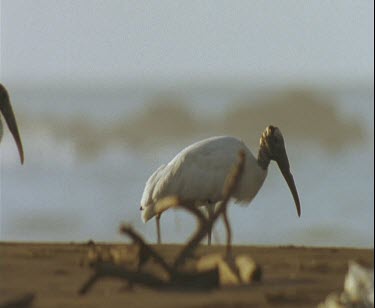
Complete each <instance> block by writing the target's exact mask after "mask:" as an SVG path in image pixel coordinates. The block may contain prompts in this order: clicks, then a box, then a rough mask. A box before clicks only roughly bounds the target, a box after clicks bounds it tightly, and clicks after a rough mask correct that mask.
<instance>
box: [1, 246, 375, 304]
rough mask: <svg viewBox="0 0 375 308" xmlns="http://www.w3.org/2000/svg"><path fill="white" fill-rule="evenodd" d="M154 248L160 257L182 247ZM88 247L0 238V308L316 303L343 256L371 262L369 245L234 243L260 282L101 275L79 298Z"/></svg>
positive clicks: (331, 284)
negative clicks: (186, 286)
mask: <svg viewBox="0 0 375 308" xmlns="http://www.w3.org/2000/svg"><path fill="white" fill-rule="evenodd" d="M101 245H104V246H106V245H115V244H101ZM153 247H154V248H155V249H156V250H157V251H158V252H160V253H161V254H162V255H163V256H164V257H165V259H166V260H172V259H173V257H174V256H175V255H176V253H177V251H178V250H179V249H180V248H181V246H180V245H160V246H157V245H155V246H153ZM88 249H89V248H88V245H87V244H79V243H69V244H46V243H4V242H3V243H1V244H0V277H1V279H0V307H3V306H2V305H4V303H7V302H8V303H9V301H11V300H14V299H17V298H22V297H24V299H26V301H27V298H31V297H33V300H32V302H31V306H30V307H202V308H203V307H220V308H223V307H316V305H317V304H318V303H319V302H322V301H323V300H324V299H325V298H326V296H327V295H328V294H329V293H330V292H333V291H340V290H342V288H343V282H344V277H345V274H346V272H347V268H348V261H349V260H356V261H358V262H359V263H361V264H363V265H366V266H373V250H372V249H351V248H309V247H294V246H285V247H266V246H265V247H262V246H260V247H254V246H235V247H234V253H235V254H239V253H246V254H249V255H251V256H252V257H253V258H254V259H255V261H256V262H257V263H259V264H260V265H261V267H262V271H263V277H262V280H261V282H259V283H255V284H253V285H249V286H246V287H234V288H221V289H218V290H214V291H210V292H190V291H189V292H186V291H185V292H184V291H183V290H181V291H173V292H171V291H155V290H152V289H149V288H146V287H142V286H135V287H134V288H133V289H131V290H129V288H127V287H126V285H127V284H126V283H125V282H124V281H120V280H118V279H113V278H104V279H102V280H100V281H98V282H97V283H96V284H95V285H94V287H93V288H92V289H91V291H90V292H88V293H87V294H86V295H84V296H80V295H79V294H78V290H79V288H80V287H81V286H82V285H83V284H84V282H85V281H86V280H87V279H88V278H89V277H90V276H91V274H92V269H90V268H88V267H87V266H82V265H81V261H82V258H84V257H85V256H86V254H87V251H88ZM223 251H224V247H223V246H212V247H208V246H205V245H202V246H200V247H199V249H198V250H197V252H198V254H199V255H202V254H207V253H211V252H223ZM151 267H152V265H151ZM155 270H157V269H155ZM14 307H22V306H14ZM23 307H27V306H23Z"/></svg>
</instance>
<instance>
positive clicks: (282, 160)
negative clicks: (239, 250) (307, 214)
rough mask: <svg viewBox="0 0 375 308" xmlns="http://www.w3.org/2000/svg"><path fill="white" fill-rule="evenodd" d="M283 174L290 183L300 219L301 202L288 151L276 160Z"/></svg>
mask: <svg viewBox="0 0 375 308" xmlns="http://www.w3.org/2000/svg"><path fill="white" fill-rule="evenodd" d="M276 162H277V164H278V166H279V168H280V171H281V173H282V174H283V176H284V179H285V181H286V182H287V183H288V186H289V189H290V191H291V193H292V195H293V199H294V202H295V204H296V208H297V213H298V217H299V216H301V205H300V202H299V197H298V192H297V188H296V184H295V183H294V179H293V175H292V173H291V172H290V166H289V160H288V156H287V154H286V151H284V153H282V155H280V157H279V158H278V159H277V160H276Z"/></svg>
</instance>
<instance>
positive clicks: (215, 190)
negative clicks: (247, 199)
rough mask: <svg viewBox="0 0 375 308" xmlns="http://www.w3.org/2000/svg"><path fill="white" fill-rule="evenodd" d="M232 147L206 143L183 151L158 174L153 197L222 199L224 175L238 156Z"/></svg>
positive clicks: (192, 200) (199, 200)
mask: <svg viewBox="0 0 375 308" xmlns="http://www.w3.org/2000/svg"><path fill="white" fill-rule="evenodd" d="M237 152H238V151H236V149H235V148H233V147H232V148H229V149H228V150H226V149H223V148H217V147H216V146H206V147H201V148H197V149H193V150H190V151H187V152H182V153H180V155H177V156H176V157H175V158H174V159H173V160H172V161H171V162H170V163H169V164H168V165H167V166H166V167H165V168H164V169H163V170H162V171H161V172H160V174H159V177H158V178H157V181H156V183H155V187H154V190H153V194H152V195H153V197H152V198H153V199H154V200H160V199H161V198H164V197H167V196H177V197H178V198H179V199H180V200H182V201H185V202H194V203H196V202H198V203H202V204H204V203H207V202H217V201H219V200H221V197H222V190H223V185H224V181H225V179H226V176H227V175H228V173H229V170H230V168H231V167H232V166H233V164H234V162H235V161H236V158H237Z"/></svg>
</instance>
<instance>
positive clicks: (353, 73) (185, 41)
mask: <svg viewBox="0 0 375 308" xmlns="http://www.w3.org/2000/svg"><path fill="white" fill-rule="evenodd" d="M373 22H374V3H373V1H370V0H362V1H352V0H350V1H344V0H336V1H292V0H290V1H272V2H270V1H175V0H173V1H139V0H137V1H91V0H90V1H88V0H85V1H62V0H55V1H52V0H32V1H30V0H27V1H25V0H2V1H1V72H2V77H1V78H2V79H3V80H4V79H5V80H7V81H20V80H21V81H22V80H23V81H27V82H30V81H59V80H70V81H73V82H75V81H79V80H106V81H109V82H113V81H119V80H121V81H124V82H126V81H141V82H142V81H145V80H148V81H151V82H154V81H163V82H173V81H175V80H180V81H191V80H202V79H203V80H210V79H214V80H215V79H219V80H220V79H233V80H236V79H238V80H244V79H245V80H246V79H254V80H260V81H262V80H265V81H267V80H268V81H269V80H271V81H272V80H273V81H274V80H276V81H278V80H282V81H292V82H299V81H301V80H302V81H303V80H307V81H315V82H321V83H324V82H335V81H338V82H340V81H347V80H350V81H351V80H354V81H358V80H362V81H369V80H371V78H372V76H373V66H374V58H373V54H374V29H373Z"/></svg>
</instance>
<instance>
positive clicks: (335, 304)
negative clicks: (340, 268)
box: [318, 261, 374, 308]
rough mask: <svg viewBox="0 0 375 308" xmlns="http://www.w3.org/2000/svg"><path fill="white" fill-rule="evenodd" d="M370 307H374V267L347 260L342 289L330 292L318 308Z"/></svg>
mask: <svg viewBox="0 0 375 308" xmlns="http://www.w3.org/2000/svg"><path fill="white" fill-rule="evenodd" d="M353 307H355V308H371V307H374V269H368V268H365V267H363V266H361V265H359V264H358V263H356V262H354V261H350V262H349V270H348V273H347V274H346V276H345V281H344V291H343V292H342V293H341V294H338V293H331V294H329V295H328V296H327V298H326V300H325V301H324V302H323V303H321V304H319V305H318V308H353Z"/></svg>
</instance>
